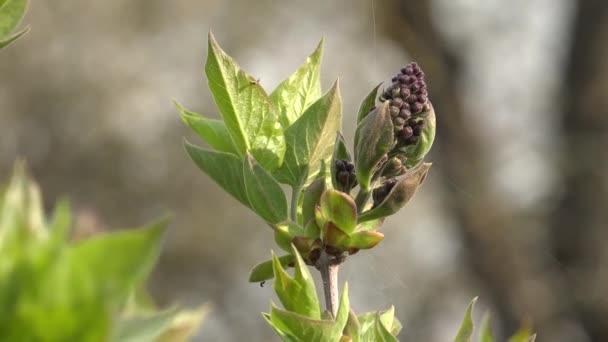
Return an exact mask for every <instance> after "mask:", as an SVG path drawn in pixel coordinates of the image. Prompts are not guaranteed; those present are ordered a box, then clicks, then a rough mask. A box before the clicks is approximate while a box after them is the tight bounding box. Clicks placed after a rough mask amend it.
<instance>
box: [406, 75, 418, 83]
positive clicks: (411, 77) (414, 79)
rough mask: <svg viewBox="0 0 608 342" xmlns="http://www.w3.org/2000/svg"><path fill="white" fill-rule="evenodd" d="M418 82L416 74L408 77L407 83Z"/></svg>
mask: <svg viewBox="0 0 608 342" xmlns="http://www.w3.org/2000/svg"><path fill="white" fill-rule="evenodd" d="M414 82H416V76H410V77H408V79H407V80H406V81H405V84H412V83H414Z"/></svg>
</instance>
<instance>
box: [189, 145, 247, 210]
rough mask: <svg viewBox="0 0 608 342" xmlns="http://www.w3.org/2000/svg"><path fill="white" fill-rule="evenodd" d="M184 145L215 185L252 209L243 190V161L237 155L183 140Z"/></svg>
mask: <svg viewBox="0 0 608 342" xmlns="http://www.w3.org/2000/svg"><path fill="white" fill-rule="evenodd" d="M184 147H185V148H186V152H188V154H189V155H190V158H192V160H193V161H194V163H196V165H197V166H198V167H199V168H200V169H201V170H203V172H205V173H206V174H207V176H209V177H211V179H213V181H214V182H215V183H217V185H219V186H220V187H221V188H222V189H224V190H225V191H226V192H228V193H229V194H231V195H232V196H233V197H234V198H236V199H237V200H238V201H239V202H241V203H242V204H243V205H245V206H247V207H248V208H251V209H253V207H252V205H251V204H250V203H249V198H248V197H247V192H246V190H245V180H244V176H243V161H242V160H241V159H239V158H238V157H237V156H235V155H233V154H230V153H224V152H216V151H211V150H207V149H204V148H200V147H197V146H195V145H192V144H191V143H189V142H188V141H186V140H184Z"/></svg>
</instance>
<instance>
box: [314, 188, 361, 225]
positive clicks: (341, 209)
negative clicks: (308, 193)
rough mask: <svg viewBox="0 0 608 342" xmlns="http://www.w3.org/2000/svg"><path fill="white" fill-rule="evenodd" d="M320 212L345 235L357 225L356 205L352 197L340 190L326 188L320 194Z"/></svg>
mask: <svg viewBox="0 0 608 342" xmlns="http://www.w3.org/2000/svg"><path fill="white" fill-rule="evenodd" d="M320 207H321V213H322V214H323V217H324V218H325V219H326V220H329V221H331V222H333V223H334V224H335V225H336V226H337V227H338V228H340V230H342V231H343V232H344V233H346V234H347V235H350V234H352V233H353V232H354V231H355V227H356V226H357V205H356V204H355V201H353V199H352V198H351V197H350V196H349V195H347V194H345V193H343V192H340V191H336V190H333V189H329V190H326V191H325V192H324V193H323V195H322V196H321V205H320Z"/></svg>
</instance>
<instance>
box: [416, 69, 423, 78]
mask: <svg viewBox="0 0 608 342" xmlns="http://www.w3.org/2000/svg"><path fill="white" fill-rule="evenodd" d="M416 76H418V79H419V80H423V79H424V71H422V70H420V72H419V73H417V74H416Z"/></svg>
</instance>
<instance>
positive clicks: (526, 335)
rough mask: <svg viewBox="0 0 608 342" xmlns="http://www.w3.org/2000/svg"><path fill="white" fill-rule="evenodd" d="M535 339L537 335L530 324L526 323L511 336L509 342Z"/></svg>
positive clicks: (527, 341)
mask: <svg viewBox="0 0 608 342" xmlns="http://www.w3.org/2000/svg"><path fill="white" fill-rule="evenodd" d="M535 339H536V335H533V334H532V330H531V329H530V326H529V325H527V324H526V325H524V326H523V327H522V328H521V329H519V330H518V331H517V332H516V333H515V335H513V336H511V337H510V338H509V339H508V340H507V342H534V340H535Z"/></svg>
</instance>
